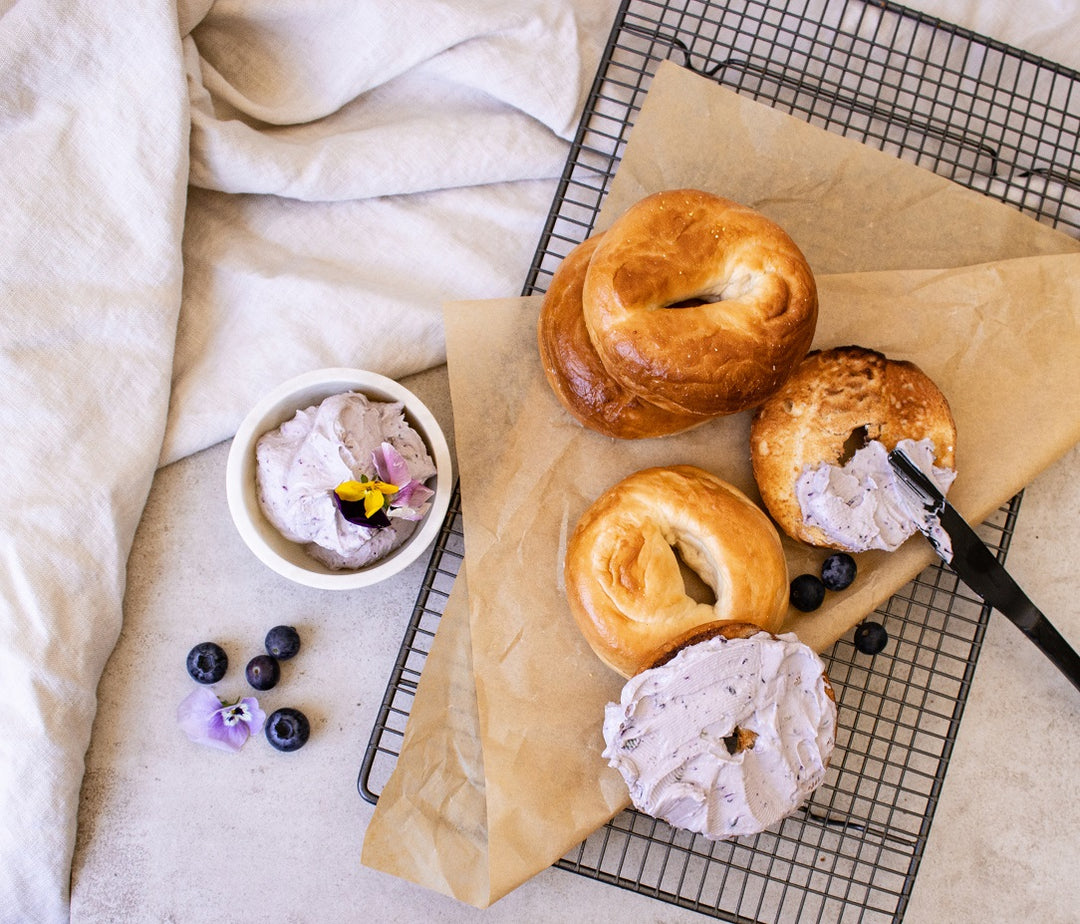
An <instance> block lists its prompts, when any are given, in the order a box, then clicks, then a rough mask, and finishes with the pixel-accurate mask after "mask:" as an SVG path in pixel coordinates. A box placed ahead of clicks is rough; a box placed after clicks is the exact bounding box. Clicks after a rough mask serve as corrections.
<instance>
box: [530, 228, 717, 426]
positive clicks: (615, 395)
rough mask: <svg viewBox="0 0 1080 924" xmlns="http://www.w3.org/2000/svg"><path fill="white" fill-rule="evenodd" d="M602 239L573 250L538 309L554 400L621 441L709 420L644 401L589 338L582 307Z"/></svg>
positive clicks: (546, 371)
mask: <svg viewBox="0 0 1080 924" xmlns="http://www.w3.org/2000/svg"><path fill="white" fill-rule="evenodd" d="M602 237H603V234H602V233H601V234H595V235H593V236H592V237H590V238H587V239H586V240H584V241H582V242H581V243H580V244H578V245H577V246H576V247H575V248H574V249H573V250H571V251H570V253H568V254H567V255H566V257H565V259H564V260H563V261H562V263H560V264H559V266H558V267H557V268H556V270H555V273H554V275H553V276H552V279H551V284H550V285H549V287H548V290H547V293H546V294H545V296H544V301H543V303H542V305H541V307H540V318H539V321H538V322H537V344H538V346H539V349H540V362H541V364H542V365H543V368H544V375H545V377H546V378H547V380H548V384H549V385H550V386H551V389H552V391H554V392H555V396H556V397H557V398H558V399H559V401H560V402H561V403H562V405H563V407H565V408H566V409H567V410H568V411H569V412H570V413H571V414H572V415H573V416H574V417H576V418H577V419H578V421H580V422H581V423H582V424H583V425H585V426H586V427H589V428H590V429H592V430H596V431H597V432H598V433H602V434H604V435H605V436H611V437H615V438H617V439H642V438H645V437H654V436H666V435H667V434H669V433H678V432H680V431H682V430H688V429H689V428H691V427H695V426H697V425H698V424H701V423H704V422H705V421H706V420H709V419H710V418H709V417H707V416H702V415H700V414H690V413H687V412H685V411H672V410H669V409H666V408H662V407H659V406H658V405H656V404H653V403H652V402H649V401H646V400H645V399H644V398H642V397H640V396H639V395H637V394H636V393H635V392H633V391H631V390H630V389H628V388H626V387H624V386H623V385H622V384H621V383H620V382H618V381H616V380H615V379H613V378H612V377H611V375H609V374H608V371H607V370H606V369H605V368H604V364H603V363H602V362H601V361H600V356H599V354H598V353H597V352H596V348H595V347H594V346H593V343H592V340H591V339H590V338H589V331H588V329H587V328H586V327H585V317H584V315H583V313H582V307H581V293H582V289H583V288H584V285H585V272H586V270H587V269H588V267H589V261H590V260H591V259H592V255H593V252H594V251H595V250H596V246H597V244H599V243H600V240H601V238H602Z"/></svg>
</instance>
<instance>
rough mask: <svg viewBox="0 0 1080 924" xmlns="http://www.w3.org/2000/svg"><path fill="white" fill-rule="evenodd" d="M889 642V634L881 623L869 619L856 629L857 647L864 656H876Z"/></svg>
mask: <svg viewBox="0 0 1080 924" xmlns="http://www.w3.org/2000/svg"><path fill="white" fill-rule="evenodd" d="M888 641H889V633H888V632H886V631H885V627H884V626H883V625H882V624H881V623H880V622H874V621H873V620H870V619H867V620H865V621H864V622H860V623H859V624H858V625H857V626H856V627H855V647H856V648H858V649H859V651H861V652H862V653H863V654H868V655H876V654H877V653H878V652H879V651H881V650H882V649H883V648H884V647H885V645H886V644H887V643H888Z"/></svg>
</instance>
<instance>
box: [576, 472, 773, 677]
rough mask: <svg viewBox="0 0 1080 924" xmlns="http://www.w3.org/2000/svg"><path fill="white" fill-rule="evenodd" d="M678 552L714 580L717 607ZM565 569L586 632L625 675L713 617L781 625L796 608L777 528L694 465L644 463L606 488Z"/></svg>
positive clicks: (585, 518)
mask: <svg viewBox="0 0 1080 924" xmlns="http://www.w3.org/2000/svg"><path fill="white" fill-rule="evenodd" d="M676 550H677V552H678V557H677V556H676ZM679 557H681V558H682V560H683V562H684V563H685V564H686V565H687V566H688V567H689V568H691V569H692V570H693V571H695V572H697V574H698V575H699V576H700V577H701V579H702V580H703V581H704V582H705V583H706V584H708V585H709V587H711V588H712V591H713V593H714V595H715V597H716V602H715V604H714V605H711V606H710V605H709V604H707V603H701V602H698V601H695V600H694V599H692V598H691V597H690V596H688V595H687V593H686V587H685V584H684V581H683V577H682V574H681V573H680V571H679ZM564 573H565V577H566V593H567V600H568V602H569V604H570V610H571V612H572V613H573V615H574V618H575V620H576V621H577V624H578V627H579V628H580V629H581V632H582V634H583V635H584V637H585V639H586V640H587V641H588V643H589V645H590V646H591V647H592V649H593V651H595V652H596V654H597V656H598V657H599V658H600V659H601V660H602V661H603V662H604V663H605V664H607V665H608V666H609V667H611V668H612V669H613V670H616V671H618V672H619V673H620V674H622V675H623V676H625V677H630V676H632V675H633V674H635V673H636V672H637V671H638V670H640V669H641V668H642V666H643V665H645V664H646V663H647V662H648V659H649V657H650V656H651V655H652V654H653V653H654V652H655V651H656V650H657V649H658V648H659V647H660V646H661V645H663V644H664V643H666V642H667V641H669V640H670V639H672V638H674V637H677V636H680V635H682V634H683V633H685V632H687V631H688V630H690V629H693V628H695V627H697V626H700V625H702V624H704V623H708V622H716V621H720V622H733V621H739V622H753V623H755V624H757V625H758V626H759V627H760V628H762V629H765V630H766V631H769V632H773V631H776V630H777V629H778V628H779V627H780V623H781V622H782V620H783V618H784V616H785V614H786V613H787V605H788V576H787V563H786V562H785V560H784V553H783V550H782V548H781V545H780V536H779V534H778V533H777V531H776V528H775V527H774V526H773V524H772V523H771V522H770V521H769V518H768V517H767V516H765V514H764V512H763V511H762V510H761V509H760V508H758V507H757V506H756V505H755V504H754V503H753V502H752V501H750V500H749V499H748V498H747V497H746V496H745V495H744V494H743V493H742V492H741V491H739V490H737V489H736V488H734V487H732V486H731V485H729V484H727V483H726V482H724V481H722V480H721V479H720V478H717V477H716V476H715V475H712V474H710V473H709V472H706V471H704V470H703V469H700V468H696V467H694V466H691V465H676V466H673V467H671V468H650V469H644V470H642V471H639V472H636V473H634V474H633V475H630V476H629V477H627V478H625V479H623V480H622V481H620V482H619V483H618V484H615V485H613V486H612V487H611V488H609V489H608V490H607V491H605V492H604V493H603V494H602V495H601V496H600V497H598V498H597V499H596V500H595V501H594V502H593V503H592V504H591V505H590V506H589V508H588V509H587V510H586V511H585V513H584V514H583V515H582V517H581V519H580V520H579V521H578V524H577V526H576V528H575V529H574V532H573V534H572V535H571V537H570V541H569V543H568V544H567V549H566V562H565V567H564Z"/></svg>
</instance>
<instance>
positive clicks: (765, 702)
mask: <svg viewBox="0 0 1080 924" xmlns="http://www.w3.org/2000/svg"><path fill="white" fill-rule="evenodd" d="M836 713H837V710H836V697H835V694H834V693H833V689H832V686H831V685H830V683H829V678H828V676H827V674H826V672H825V668H824V665H823V664H822V662H821V659H820V658H819V657H818V656H817V655H816V654H815V653H814V651H813V650H812V649H810V648H809V647H807V646H806V645H804V644H803V643H801V642H800V641H799V640H798V639H797V638H796V637H795V636H794V635H793V634H790V633H789V634H786V635H781V636H776V635H771V634H770V633H768V632H763V631H761V629H760V628H758V627H757V626H755V625H748V624H745V623H727V624H716V623H713V624H711V625H708V626H704V627H700V628H698V629H696V630H694V631H692V632H691V633H689V634H688V635H686V636H684V637H682V638H679V639H674V640H672V641H671V642H670V643H669V644H668V645H666V646H664V648H663V649H662V651H661V652H659V653H658V654H657V657H656V659H655V660H654V662H653V663H652V664H651V665H650V666H649V667H648V668H646V669H645V670H644V671H642V673H640V674H638V675H636V676H634V677H632V678H631V679H630V680H629V681H627V683H626V684H625V685H624V686H623V689H622V693H621V696H620V700H619V702H617V703H609V704H608V705H607V707H606V709H605V711H604V744H605V748H604V752H603V756H604V757H606V758H607V759H608V763H609V765H610V766H612V767H614V768H615V769H617V770H618V771H619V772H620V773H621V774H622V776H623V779H624V780H625V781H626V784H627V788H628V789H629V791H630V797H631V801H632V802H633V803H634V807H635V808H637V809H638V810H639V811H642V812H645V813H646V814H649V815H652V816H654V817H656V818H660V819H662V820H664V821H666V822H668V823H670V824H672V825H674V826H675V827H678V828H683V829H685V830H688V831H692V832H694V833H696V834H701V835H703V836H704V837H705V838H707V839H709V840H727V839H729V838H732V837H740V836H746V835H752V834H757V833H759V832H761V831H764V830H765V829H766V828H768V827H771V826H772V825H774V824H776V823H778V822H779V821H781V820H782V819H784V818H786V817H787V816H788V815H790V814H791V813H793V812H794V811H795V810H796V809H797V808H798V807H799V806H800V805H801V804H802V803H803V802H805V800H806V799H807V798H808V797H809V796H810V795H811V794H812V793H813V792H814V790H815V789H817V787H818V786H819V785H820V784H821V783H822V781H823V780H824V778H825V773H826V770H827V769H828V765H829V759H830V757H831V755H832V752H833V749H834V747H835V743H836V718H837V715H836Z"/></svg>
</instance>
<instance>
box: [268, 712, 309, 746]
mask: <svg viewBox="0 0 1080 924" xmlns="http://www.w3.org/2000/svg"><path fill="white" fill-rule="evenodd" d="M310 733H311V726H310V725H309V724H308V720H307V716H306V715H304V713H302V712H301V711H300V710H299V709H292V708H289V707H288V706H286V707H285V708H284V709H278V710H275V711H274V712H272V713H271V714H270V718H268V719H267V720H266V740H267V741H269V742H270V743H271V744H272V745H273V746H274V747H276V748H277V749H278V750H279V751H295V750H297V749H298V748H302V747H303V746H304V743H305V742H306V741H307V740H308V735H309V734H310Z"/></svg>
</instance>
